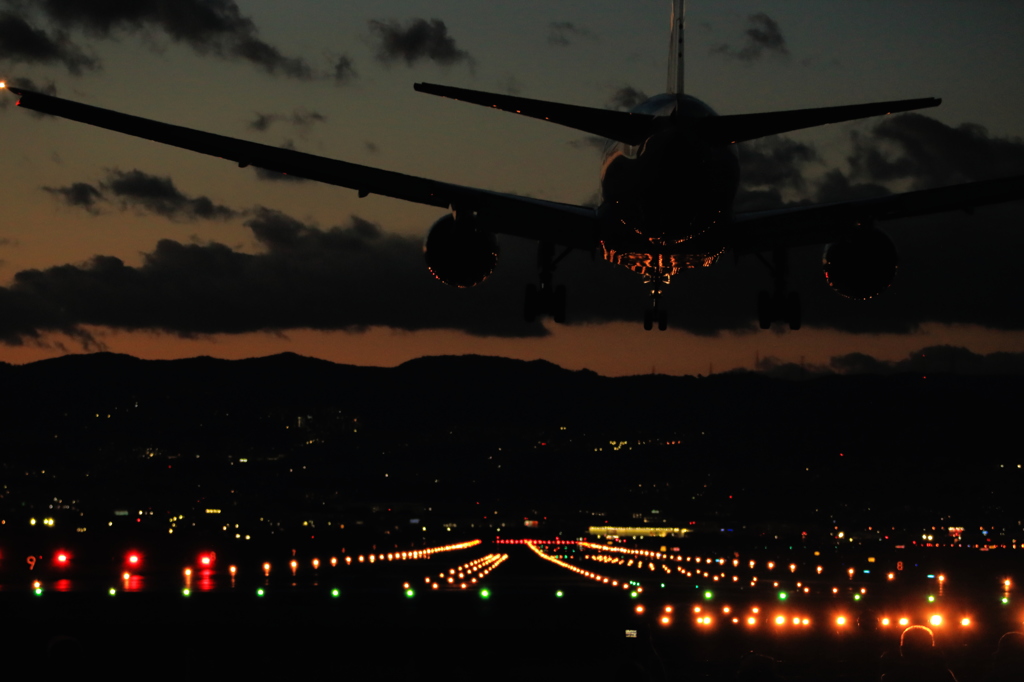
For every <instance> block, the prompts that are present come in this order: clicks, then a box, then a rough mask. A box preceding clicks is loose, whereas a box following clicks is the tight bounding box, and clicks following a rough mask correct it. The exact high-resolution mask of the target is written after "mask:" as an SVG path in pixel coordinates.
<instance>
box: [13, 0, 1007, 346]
mask: <svg viewBox="0 0 1024 682" xmlns="http://www.w3.org/2000/svg"><path fill="white" fill-rule="evenodd" d="M683 17H684V0H673V1H672V14H671V21H672V26H671V32H670V57H669V73H668V87H667V92H665V93H664V94H660V95H656V96H654V97H652V98H650V99H649V100H647V101H646V102H643V103H642V104H640V105H638V106H636V107H635V108H634V109H632V110H631V111H629V112H623V111H612V110H607V109H601V108H591V107H584V106H577V105H571V104H562V103H557V102H547V101H541V100H534V99H528V98H524V97H516V96H512V95H504V94H496V93H488V92H481V91H477V90H468V89H464V88H456V87H449V86H444V85H436V84H431V83H416V84H414V86H413V87H414V89H415V90H416V91H418V92H422V93H426V94H432V95H438V96H441V97H446V98H451V99H455V100H460V101H463V102H469V103H472V104H479V105H483V106H488V107H491V108H494V109H500V110H502V111H506V112H512V113H516V114H519V115H521V116H528V117H532V118H536V119H541V120H544V121H550V122H552V123H557V124H560V125H563V126H567V127H569V128H573V129H576V130H579V131H583V132H586V133H590V134H593V135H598V136H600V137H603V138H606V139H607V140H608V144H607V146H606V152H605V155H604V160H603V162H602V165H601V178H600V181H601V197H602V198H601V203H600V205H599V206H597V207H596V208H592V207H587V206H577V205H572V204H565V203H558V202H553V201H545V200H541V199H534V198H530V197H524V196H518V195H514V194H508V193H502V192H494V191H490V190H484V189H477V188H473V187H466V186H462V185H456V184H451V183H446V182H440V181H437V180H431V179H427V178H420V177H415V176H411V175H405V174H402V173H397V172H393V171H388V170H383V169H379V168H373V167H369V166H362V165H357V164H354V163H348V162H345V161H339V160H334V159H328V158H324V157H321V156H315V155H312V154H306V153H303V152H299V151H295V150H291V149H282V148H278V147H272V146H269V145H263V144H258V143H255V142H249V141H246V140H240V139H235V138H230V137H225V136H222V135H216V134H213V133H207V132H202V131H199V130H194V129H190V128H185V127H182V126H176V125H172V124H168V123H161V122H158V121H153V120H150V119H145V118H140V117H137V116H131V115H128V114H124V113H119V112H115V111H111V110H108V109H102V108H99V107H95V106H90V105H86V104H81V103H79V102H73V101H70V100H66V99H61V98H59V97H55V96H52V95H46V94H43V93H39V92H32V91H30V90H26V89H23V88H18V87H8V88H7V89H9V90H11V91H12V92H13V93H15V94H16V95H18V96H19V99H18V102H17V105H18V106H20V107H22V108H24V109H30V110H33V111H37V112H41V113H45V114H50V115H53V116H58V117H63V118H67V119H70V120H74V121H79V122H82V123H86V124H90V125H94V126H98V127H101V128H106V129H108V130H113V131H117V132H121V133H125V134H127V135H133V136H136V137H141V138H145V139H148V140H153V141H156V142H160V143H163V144H168V145H173V146H176V147H180V148H183V149H188V150H191V151H195V152H199V153H201V154H208V155H211V156H218V157H221V158H224V159H228V160H231V161H234V162H235V163H237V164H238V166H239V167H241V168H245V167H247V166H250V165H251V166H255V167H259V168H263V169H265V170H268V171H274V172H279V173H284V174H288V175H292V176H295V177H299V178H305V179H309V180H315V181H319V182H324V183H328V184H333V185H338V186H341V187H346V188H349V189H354V190H356V191H357V192H358V195H359V197H365V196H367V195H369V194H378V195H383V196H388V197H394V198H397V199H404V200H406V201H411V202H415V203H420V204H426V205H430V206H436V207H438V208H441V209H445V210H446V211H447V213H446V214H445V215H443V216H442V217H440V218H439V219H438V220H437V221H436V222H435V223H434V224H433V225H432V226H431V228H430V230H429V231H428V233H427V236H426V240H425V242H424V257H425V260H426V264H427V267H428V268H429V270H430V272H431V273H432V274H433V275H434V277H436V278H437V279H438V280H440V281H441V282H444V283H445V284H448V285H450V286H454V287H460V288H468V287H473V286H476V285H478V284H480V283H482V282H483V281H484V280H485V279H486V278H487V277H488V276H489V275H490V274H491V273H492V272H493V271H494V269H495V267H496V266H497V263H498V256H499V248H498V241H497V238H496V235H498V234H506V235H514V236H517V237H524V238H528V239H532V240H536V241H537V242H538V259H537V262H538V271H539V273H538V274H539V284H530V285H527V287H526V294H525V301H524V310H523V313H524V318H525V319H526V320H527V321H528V322H529V321H533V320H534V319H536V318H537V317H539V316H542V315H549V316H550V317H552V318H553V320H554V321H555V322H558V323H564V322H565V321H566V289H565V286H564V285H558V286H555V284H554V273H555V270H556V267H557V266H558V264H559V263H560V262H561V261H562V260H563V259H564V258H565V257H566V256H567V255H568V254H569V253H570V252H572V251H574V250H583V251H589V252H591V253H600V254H601V255H602V257H603V258H604V259H605V260H606V261H608V262H610V263H613V264H615V265H619V266H622V267H625V268H628V269H630V270H632V271H634V272H636V273H638V274H639V275H641V276H642V278H643V281H644V283H645V284H646V285H647V286H648V287H649V292H650V305H649V307H648V308H647V309H646V311H645V313H644V328H645V329H647V330H650V329H652V328H653V327H654V326H657V327H658V328H659V329H660V330H665V329H666V328H667V327H668V314H667V311H666V310H665V308H664V306H663V305H661V299H662V291H663V287H664V286H665V285H667V284H669V282H670V281H671V279H672V278H673V277H675V276H676V275H679V274H680V273H681V272H684V271H686V270H692V269H697V268H705V267H710V266H712V265H714V264H715V263H716V262H717V261H718V260H719V259H720V258H721V257H722V255H723V254H725V253H726V252H732V253H734V254H736V255H737V256H739V255H742V254H755V255H756V256H757V257H758V258H759V260H761V262H762V263H764V265H765V266H767V268H768V270H769V272H770V274H771V278H772V282H773V287H772V290H771V291H768V290H764V291H761V292H760V293H759V295H758V299H757V317H758V323H759V326H760V327H761V328H762V329H769V328H770V327H771V326H772V324H773V323H776V322H782V323H786V324H788V326H789V328H790V329H794V330H795V329H799V328H800V326H801V324H802V311H801V305H800V297H799V294H798V292H795V291H790V290H789V286H788V279H789V267H788V258H787V254H788V252H789V250H790V249H792V248H794V247H798V246H807V245H823V246H824V255H823V258H822V265H823V271H824V276H825V279H826V281H827V283H828V285H829V286H830V287H831V288H832V290H834V291H835V292H837V293H838V294H840V295H842V296H845V297H848V298H854V299H870V298H873V297H875V296H877V295H879V294H880V293H882V292H883V291H885V290H886V289H887V288H888V287H889V285H890V284H891V283H892V281H893V279H894V277H895V275H896V270H897V267H898V263H899V256H898V254H897V252H896V248H895V246H894V245H893V242H892V240H891V239H890V238H889V237H888V236H887V235H886V234H885V232H883V231H882V230H881V229H879V227H878V223H879V222H884V221H888V220H894V219H898V218H905V217H909V216H917V215H926V214H931V213H938V212H942V211H950V210H971V209H973V208H974V207H975V206H981V205H985V204H993V203H1000V202H1005V201H1012V200H1015V199H1021V198H1024V175H1018V176H1013V177H1009V178H1002V179H998V180H990V181H982V182H973V183H967V184H960V185H953V186H949V187H940V188H936V189H928V190H918V191H913V192H905V193H902V194H892V195H888V196H884V197H877V198H873V199H862V200H855V201H843V202H836V203H828V204H819V205H809V206H804V205H801V206H792V207H785V208H781V209H775V210H768V211H754V212H745V213H737V212H734V211H733V201H734V198H735V196H736V191H737V188H738V187H739V178H740V167H739V162H738V156H737V154H736V148H735V145H736V144H737V143H739V142H744V141H748V140H754V139H757V138H761V137H765V136H768V135H775V134H779V133H785V132H789V131H793V130H799V129H803V128H810V127H815V126H820V125H825V124H829V123H838V122H841V121H851V120H855V119H860V118H866V117H870V116H879V115H886V114H892V113H897V112H903V111H911V110H914V109H922V108H928V107H935V106H938V105H939V104H940V103H941V100H939V99H936V98H920V99H907V100H897V101H889V102H875V103H870V104H854V105H846V106H832V107H824V108H814V109H798V110H789V111H776V112H768V113H755V114H739V115H718V114H716V112H715V111H714V110H712V109H711V107H709V106H708V105H707V104H705V103H704V102H702V101H700V100H699V99H697V98H696V97H693V96H692V95H689V94H686V93H685V92H684V88H683V85H684V70H683V26H684V21H683ZM765 254H767V257H765Z"/></svg>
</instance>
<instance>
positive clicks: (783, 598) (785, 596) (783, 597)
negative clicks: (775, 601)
mask: <svg viewBox="0 0 1024 682" xmlns="http://www.w3.org/2000/svg"><path fill="white" fill-rule="evenodd" d="M787 599H789V595H788V594H786V593H785V592H779V601H786V600H787Z"/></svg>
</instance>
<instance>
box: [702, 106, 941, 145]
mask: <svg viewBox="0 0 1024 682" xmlns="http://www.w3.org/2000/svg"><path fill="white" fill-rule="evenodd" d="M940 104H942V100H941V99H937V98H935V97H925V98H922V99H902V100H896V101H893V102H874V103H872V104H850V105H846V106H841V107H823V108H820V109H794V110H792V111H773V112H769V113H765V114H737V115H733V116H714V117H709V118H702V119H699V120H697V121H695V122H694V126H695V132H697V134H699V135H700V136H701V137H705V138H709V139H710V140H711V142H712V143H713V144H731V143H734V142H744V141H746V140H755V139H757V138H759V137H766V136H768V135H777V134H779V133H786V132H789V131H791V130H800V129H802V128H813V127H815V126H820V125H825V124H827V123H839V122H841V121H855V120H857V119H859V118H867V117H869V116H884V115H886V114H895V113H897V112H900V111H911V110H913V109H927V108H928V107H937V106H939V105H940Z"/></svg>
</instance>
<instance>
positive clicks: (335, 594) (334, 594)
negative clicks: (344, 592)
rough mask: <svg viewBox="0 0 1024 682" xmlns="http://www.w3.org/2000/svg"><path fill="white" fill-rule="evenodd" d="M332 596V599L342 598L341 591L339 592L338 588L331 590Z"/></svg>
mask: <svg viewBox="0 0 1024 682" xmlns="http://www.w3.org/2000/svg"><path fill="white" fill-rule="evenodd" d="M331 596H332V597H340V596H341V590H339V589H338V588H337V587H335V588H334V589H333V590H331Z"/></svg>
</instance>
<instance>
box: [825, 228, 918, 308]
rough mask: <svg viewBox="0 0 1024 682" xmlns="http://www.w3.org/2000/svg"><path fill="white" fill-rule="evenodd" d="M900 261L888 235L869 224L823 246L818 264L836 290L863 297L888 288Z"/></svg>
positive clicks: (839, 292) (873, 295) (846, 295)
mask: <svg viewBox="0 0 1024 682" xmlns="http://www.w3.org/2000/svg"><path fill="white" fill-rule="evenodd" d="M899 260H900V258H899V254H897V253H896V246H895V245H894V244H893V243H892V240H891V239H889V236H888V235H886V234H885V233H884V232H882V231H881V230H878V229H875V228H873V227H870V228H864V229H862V230H858V231H857V232H854V233H853V234H851V235H849V236H848V237H845V238H844V239H842V240H841V241H838V242H833V243H832V244H829V245H828V246H826V247H825V254H824V256H822V262H821V265H822V269H823V270H824V271H825V280H826V281H827V282H828V285H829V286H830V287H832V289H833V290H834V291H835V292H836V293H838V294H840V295H842V296H845V297H847V298H856V299H861V300H863V299H868V298H874V297H875V296H878V295H879V294H880V293H882V292H883V291H885V290H886V289H888V288H889V285H890V284H892V281H893V279H895V278H896V268H897V266H898V265H899Z"/></svg>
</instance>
